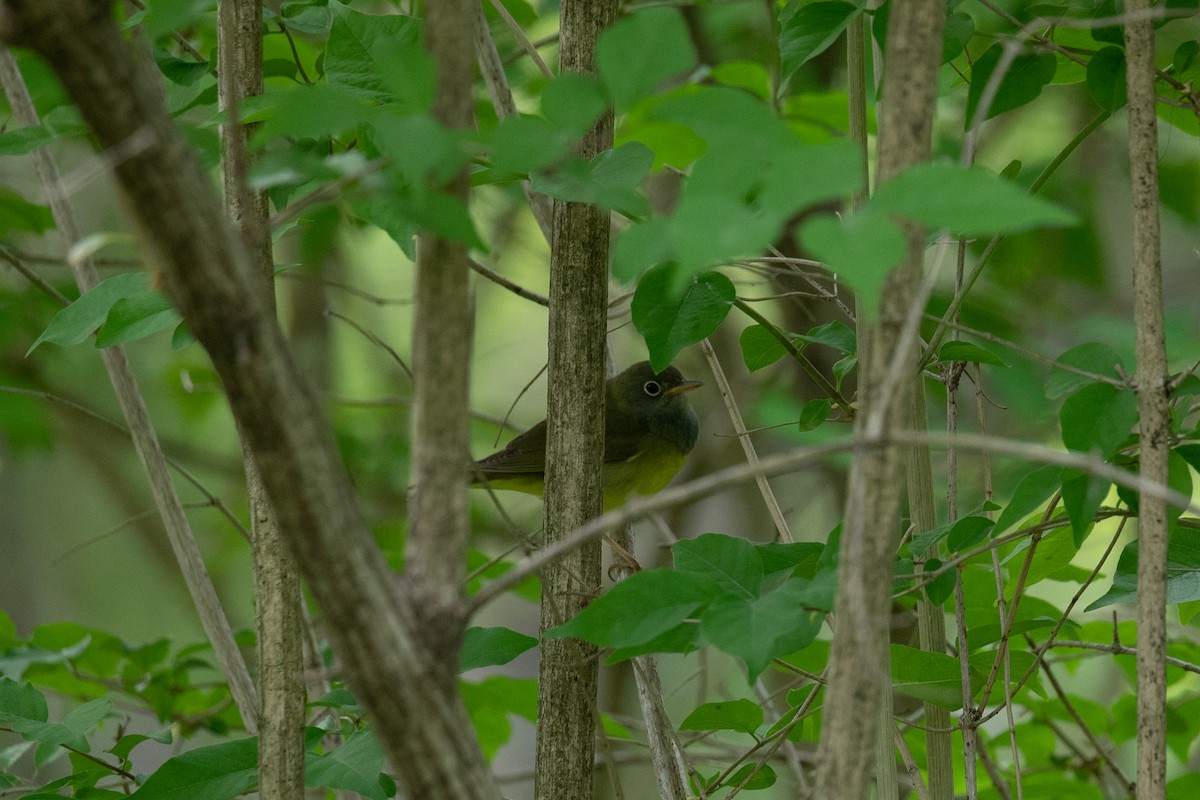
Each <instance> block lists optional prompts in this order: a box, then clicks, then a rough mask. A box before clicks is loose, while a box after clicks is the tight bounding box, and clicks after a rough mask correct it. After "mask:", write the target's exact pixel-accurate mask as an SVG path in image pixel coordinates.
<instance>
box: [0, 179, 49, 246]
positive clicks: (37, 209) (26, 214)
mask: <svg viewBox="0 0 1200 800" xmlns="http://www.w3.org/2000/svg"><path fill="white" fill-rule="evenodd" d="M53 227H54V215H53V214H51V213H50V208H49V206H43V205H40V204H38V203H31V202H29V201H28V200H26V199H25V198H24V197H22V196H21V195H19V194H17V193H16V192H14V191H13V190H12V189H9V188H7V187H0V236H8V235H9V234H10V233H12V232H14V231H16V232H19V233H32V234H35V235H38V236H40V235H41V234H43V233H45V232H46V231H48V230H51V229H52V228H53Z"/></svg>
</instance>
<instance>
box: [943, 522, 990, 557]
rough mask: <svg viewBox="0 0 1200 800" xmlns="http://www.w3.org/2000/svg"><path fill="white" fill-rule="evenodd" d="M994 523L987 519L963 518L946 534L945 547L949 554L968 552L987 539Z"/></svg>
mask: <svg viewBox="0 0 1200 800" xmlns="http://www.w3.org/2000/svg"><path fill="white" fill-rule="evenodd" d="M995 527H996V523H994V522H993V521H992V520H990V519H988V518H987V517H976V516H971V517H963V518H962V519H960V520H958V521H957V522H955V523H954V524H953V525H951V526H950V530H948V531H947V532H946V547H948V548H950V552H951V553H957V552H960V551H962V550H968V549H970V548H972V547H974V546H975V545H977V544H979V543H980V542H982V541H983V540H984V539H986V538H987V535H988V533H990V532H991V531H992V529H993V528H995Z"/></svg>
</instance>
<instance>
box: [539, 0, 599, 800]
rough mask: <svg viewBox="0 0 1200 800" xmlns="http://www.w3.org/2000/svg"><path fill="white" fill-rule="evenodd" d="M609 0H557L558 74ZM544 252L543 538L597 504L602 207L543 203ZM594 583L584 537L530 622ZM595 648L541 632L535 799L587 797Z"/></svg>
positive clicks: (560, 613)
mask: <svg viewBox="0 0 1200 800" xmlns="http://www.w3.org/2000/svg"><path fill="white" fill-rule="evenodd" d="M616 14H617V3H616V2H615V0H565V2H563V4H562V13H561V19H560V23H559V39H560V44H559V70H560V72H564V73H565V72H581V73H588V72H593V71H594V70H595V51H596V40H597V39H598V38H599V36H600V32H601V31H602V30H603V29H604V28H605V27H607V26H608V25H610V24H612V22H613V21H614V20H615V19H616ZM612 140H613V132H612V115H611V114H605V115H604V116H603V117H602V118H601V119H600V120H599V121H598V122H597V123H596V124H595V126H593V128H592V130H591V131H589V132H588V133H587V135H586V136H584V139H583V142H582V143H581V144H580V148H579V154H580V155H581V156H582V157H584V158H591V157H592V156H594V155H595V154H597V153H600V152H602V151H604V150H607V149H609V148H611V147H612ZM553 220H554V224H553V236H552V237H551V250H550V253H551V254H550V328H549V334H548V336H549V351H550V354H549V355H550V357H549V376H550V377H549V384H550V385H549V395H548V398H547V413H546V417H547V426H548V428H547V441H546V491H545V498H546V543H547V544H552V543H553V542H555V541H556V540H558V539H561V538H562V537H563V536H565V535H567V534H568V533H570V532H571V531H573V530H575V529H576V528H578V527H579V526H580V525H582V524H583V523H584V522H585V521H586V520H588V519H590V518H591V517H594V516H596V515H597V514H599V513H600V511H601V510H602V506H603V487H602V485H601V474H600V468H601V462H602V461H603V458H604V376H605V368H604V347H605V336H606V323H607V318H606V315H605V312H606V310H607V307H608V247H609V214H608V212H607V211H605V210H604V209H601V208H598V207H596V206H592V205H587V204H583V203H567V202H560V201H559V202H555V203H554V215H553ZM599 591H600V545H599V542H591V543H589V544H587V545H585V546H584V547H581V548H579V549H578V550H575V551H573V552H572V553H570V554H569V555H567V556H566V557H565V558H563V559H562V560H561V561H558V562H555V563H554V564H552V565H550V566H549V567H548V568H547V569H546V571H545V573H543V575H542V613H541V629H542V630H546V629H547V628H551V627H553V626H555V625H559V624H561V623H562V622H564V621H565V620H567V619H570V618H571V617H573V616H574V615H575V614H576V613H577V612H578V611H579V610H580V609H582V608H583V607H584V606H585V605H587V603H588V601H589V600H590V599H591V598H592V597H594V596H595V595H596V594H597V593H598V592H599ZM598 667H599V665H598V663H597V660H596V658H595V648H594V647H593V646H592V645H588V644H585V643H584V642H581V641H579V640H575V639H543V640H542V644H541V662H540V667H539V672H538V736H537V763H536V768H535V772H536V779H535V781H534V784H535V789H534V794H535V796H536V797H537V798H539V800H591V797H592V784H593V760H594V757H595V733H594V731H595V721H594V716H593V711H594V709H595V706H596V684H597V670H598Z"/></svg>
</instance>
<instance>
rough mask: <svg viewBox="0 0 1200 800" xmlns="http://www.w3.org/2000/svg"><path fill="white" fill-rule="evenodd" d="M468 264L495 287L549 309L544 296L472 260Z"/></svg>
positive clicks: (548, 300) (547, 299) (547, 300)
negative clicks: (501, 287)
mask: <svg viewBox="0 0 1200 800" xmlns="http://www.w3.org/2000/svg"><path fill="white" fill-rule="evenodd" d="M468 264H469V266H470V267H471V269H473V270H474V271H475V272H478V273H479V274H480V275H482V276H483V277H485V278H487V279H488V280H489V281H491V282H492V283H495V284H496V285H497V286H503V287H504V288H505V289H508V290H509V291H510V292H512V293H513V294H515V295H517V296H518V297H524V298H525V299H526V300H532V301H533V302H535V303H537V304H538V305H539V306H546V307H547V308H549V306H550V298H549V297H546V296H545V295H544V294H538V293H537V292H535V291H532V290H530V289H526V288H525V287H524V286H521V285H520V284H517V283H513V282H512V281H510V280H509V279H508V278H506V277H504V276H503V275H501V274H500V273H499V272H496V270H494V269H492V268H491V267H488V266H485V265H483V264H480V263H479V262H478V261H476V260H475V259H473V258H472V259H471V260H470V261H469V262H468Z"/></svg>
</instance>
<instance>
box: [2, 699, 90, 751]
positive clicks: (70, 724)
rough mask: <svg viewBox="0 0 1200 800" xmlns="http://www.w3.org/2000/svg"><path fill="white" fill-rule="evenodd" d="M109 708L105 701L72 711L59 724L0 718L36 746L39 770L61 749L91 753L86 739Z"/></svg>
mask: <svg viewBox="0 0 1200 800" xmlns="http://www.w3.org/2000/svg"><path fill="white" fill-rule="evenodd" d="M27 701H28V699H27V700H26V702H27ZM112 708H113V705H112V701H111V700H109V699H108V698H106V697H104V698H100V699H97V700H93V701H91V702H90V703H84V704H83V705H81V706H79V707H78V708H76V709H74V710H72V711H71V712H70V713H68V714H67V715H66V717H64V718H63V721H62V722H47V721H45V720H44V719H43V720H39V719H37V718H36V717H29V716H16V715H15V714H3V717H6V718H8V720H9V725H10V726H11V727H12V729H13V730H14V731H16V732H17V733H19V734H21V736H22V737H23V738H25V739H28V740H30V741H35V742H37V743H38V747H37V754H36V756H35V758H34V762H35V763H36V764H37V765H38V766H39V767H41V766H42V765H44V764H46V763H47V762H49V761H50V760H51V759H52V758H54V757H55V756H56V755H58V753H59V752H60V751H59V746H60V745H66V746H68V747H72V748H74V749H76V750H79V751H80V752H84V753H87V752H90V750H91V745H89V744H88V738H87V737H88V735H89V734H91V733H92V731H93V730H95V728H96V726H98V725H99V724H100V721H101V720H103V719H104V718H105V717H106V716H108V715H109V714H111V713H112ZM29 710H31V711H33V712H35V714H39V715H40V710H39V709H37V708H36V707H31V708H30V709H29Z"/></svg>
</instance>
